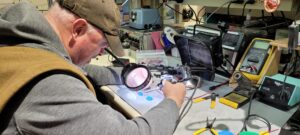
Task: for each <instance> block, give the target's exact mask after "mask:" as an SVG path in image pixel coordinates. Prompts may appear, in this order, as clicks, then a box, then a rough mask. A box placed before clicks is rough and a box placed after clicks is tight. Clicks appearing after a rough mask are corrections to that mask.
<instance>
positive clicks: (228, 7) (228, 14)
mask: <svg viewBox="0 0 300 135" xmlns="http://www.w3.org/2000/svg"><path fill="white" fill-rule="evenodd" d="M232 3H233V1H230V2H229V3H228V6H227V19H228V21H229V20H230V13H229V9H230V5H231V4H232Z"/></svg>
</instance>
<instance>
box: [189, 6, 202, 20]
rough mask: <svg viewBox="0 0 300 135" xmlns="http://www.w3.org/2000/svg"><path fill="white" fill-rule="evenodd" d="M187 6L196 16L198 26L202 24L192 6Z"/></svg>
mask: <svg viewBox="0 0 300 135" xmlns="http://www.w3.org/2000/svg"><path fill="white" fill-rule="evenodd" d="M187 5H188V6H189V8H190V9H191V10H192V12H193V13H194V14H195V18H196V24H200V20H199V18H198V17H197V14H196V12H195V10H194V9H193V8H192V7H191V5H190V4H187ZM191 18H193V16H192V17H191Z"/></svg>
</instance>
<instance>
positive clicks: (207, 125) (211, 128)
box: [193, 118, 219, 135]
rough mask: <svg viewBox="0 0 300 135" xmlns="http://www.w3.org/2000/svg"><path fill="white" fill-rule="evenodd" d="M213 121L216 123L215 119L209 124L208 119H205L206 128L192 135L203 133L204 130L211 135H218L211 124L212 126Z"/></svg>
mask: <svg viewBox="0 0 300 135" xmlns="http://www.w3.org/2000/svg"><path fill="white" fill-rule="evenodd" d="M215 121H216V118H214V120H213V121H212V122H211V123H209V122H208V118H207V119H206V127H205V128H200V129H198V130H197V131H195V132H194V134H193V135H199V134H201V133H203V132H204V131H206V130H209V131H210V132H211V133H212V134H213V135H219V133H218V132H217V130H215V129H214V128H213V124H214V122H215Z"/></svg>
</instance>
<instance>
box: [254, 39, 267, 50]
mask: <svg viewBox="0 0 300 135" xmlns="http://www.w3.org/2000/svg"><path fill="white" fill-rule="evenodd" d="M269 46H270V44H269V42H268V41H259V40H258V41H255V43H254V45H253V47H254V48H257V49H263V50H267V49H268V48H269Z"/></svg>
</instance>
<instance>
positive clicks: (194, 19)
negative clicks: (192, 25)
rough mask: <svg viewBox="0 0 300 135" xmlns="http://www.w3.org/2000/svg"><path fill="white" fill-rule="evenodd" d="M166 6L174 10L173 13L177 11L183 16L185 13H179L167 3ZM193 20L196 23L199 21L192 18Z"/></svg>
mask: <svg viewBox="0 0 300 135" xmlns="http://www.w3.org/2000/svg"><path fill="white" fill-rule="evenodd" d="M165 5H166V6H167V7H169V8H170V9H172V10H173V11H175V12H177V13H179V14H181V15H183V13H181V12H179V11H178V10H176V9H174V8H173V7H171V6H170V5H168V4H167V3H165ZM191 20H193V21H196V22H197V20H196V19H193V18H191Z"/></svg>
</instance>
